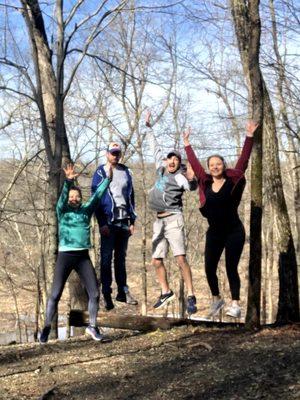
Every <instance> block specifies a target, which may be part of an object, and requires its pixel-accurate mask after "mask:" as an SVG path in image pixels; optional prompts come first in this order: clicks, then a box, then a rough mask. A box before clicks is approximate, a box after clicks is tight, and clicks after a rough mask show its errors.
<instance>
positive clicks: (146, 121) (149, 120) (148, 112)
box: [145, 110, 152, 128]
mask: <svg viewBox="0 0 300 400" xmlns="http://www.w3.org/2000/svg"><path fill="white" fill-rule="evenodd" d="M145 125H146V126H148V128H152V125H151V111H149V110H147V113H146V119H145Z"/></svg>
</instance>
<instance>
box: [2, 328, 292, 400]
mask: <svg viewBox="0 0 300 400" xmlns="http://www.w3.org/2000/svg"><path fill="white" fill-rule="evenodd" d="M107 335H108V337H109V340H107V341H105V342H103V343H97V342H94V341H93V340H91V339H88V338H85V337H79V338H78V337H77V338H73V339H70V340H68V341H64V342H59V341H50V342H49V343H48V344H46V345H39V344H24V345H12V346H2V347H0V398H1V399H3V400H4V399H18V400H21V399H39V398H41V399H80V400H83V399H99V400H100V399H105V400H121V399H124V400H125V399H126V400H127V399H147V400H148V399H149V400H150V399H153V400H158V399H160V400H164V399H172V400H173V399H174V400H176V399H178V400H179V399H180V400H181V399H201V400H205V399H214V400H218V399H224V400H225V399H226V400H229V399H230V400H240V399H251V400H252V399H272V400H273V399H276V400H277V399H285V400H287V399H300V373H299V371H300V340H299V339H300V326H299V325H293V326H289V327H284V328H277V329H264V330H262V331H259V332H256V333H249V332H245V331H243V330H241V329H218V328H215V329H212V328H210V329H207V328H206V329H200V328H191V327H189V328H186V327H183V328H175V329H172V330H171V331H156V332H153V333H148V334H143V335H142V334H137V333H135V334H134V333H129V332H124V331H109V332H107Z"/></svg>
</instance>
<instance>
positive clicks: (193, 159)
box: [183, 128, 207, 181]
mask: <svg viewBox="0 0 300 400" xmlns="http://www.w3.org/2000/svg"><path fill="white" fill-rule="evenodd" d="M190 134H191V128H188V129H187V130H186V131H184V132H183V144H184V148H185V152H186V155H187V158H188V161H189V163H190V164H191V167H192V169H193V171H194V173H195V175H196V177H197V179H198V180H202V181H204V180H205V179H206V178H207V174H206V172H205V170H204V168H203V167H202V165H201V164H200V162H199V160H198V158H197V156H196V154H195V153H194V150H193V149H192V146H191V145H190Z"/></svg>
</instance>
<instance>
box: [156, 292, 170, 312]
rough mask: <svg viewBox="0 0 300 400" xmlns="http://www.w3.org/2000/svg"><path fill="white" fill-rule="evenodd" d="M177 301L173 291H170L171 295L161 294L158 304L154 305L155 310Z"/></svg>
mask: <svg viewBox="0 0 300 400" xmlns="http://www.w3.org/2000/svg"><path fill="white" fill-rule="evenodd" d="M174 299H175V294H174V293H173V291H172V290H170V292H169V293H165V294H161V295H160V296H159V298H158V300H157V302H156V303H155V304H154V306H153V308H156V309H158V308H161V307H164V306H165V305H167V304H168V303H170V301H172V300H174Z"/></svg>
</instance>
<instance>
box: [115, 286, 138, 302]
mask: <svg viewBox="0 0 300 400" xmlns="http://www.w3.org/2000/svg"><path fill="white" fill-rule="evenodd" d="M116 300H117V301H120V302H121V303H126V304H129V305H131V306H136V305H137V304H138V301H137V300H136V299H135V298H134V297H133V296H132V294H131V293H130V292H129V289H128V287H127V286H125V287H124V288H123V291H121V292H118V294H117V296H116Z"/></svg>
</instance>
